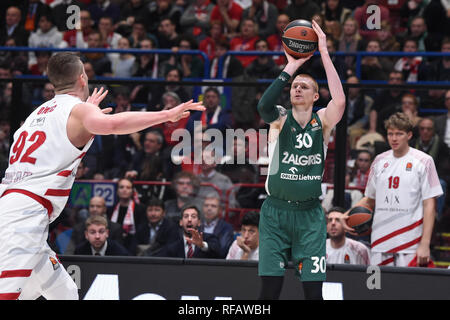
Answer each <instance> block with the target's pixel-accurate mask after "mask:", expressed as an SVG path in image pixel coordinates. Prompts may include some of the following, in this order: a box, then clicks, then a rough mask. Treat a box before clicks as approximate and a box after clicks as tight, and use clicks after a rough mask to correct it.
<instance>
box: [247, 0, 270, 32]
mask: <svg viewBox="0 0 450 320" xmlns="http://www.w3.org/2000/svg"><path fill="white" fill-rule="evenodd" d="M277 17H278V9H277V7H275V5H274V4H272V3H270V2H269V1H268V0H252V4H251V6H250V7H249V8H247V9H245V10H244V11H243V13H242V21H244V20H245V19H246V18H250V19H253V20H254V21H256V23H257V25H258V37H260V38H263V39H266V38H267V37H268V36H271V35H273V34H275V33H276V32H277V29H276V23H277Z"/></svg>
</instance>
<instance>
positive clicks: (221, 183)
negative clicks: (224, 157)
mask: <svg viewBox="0 0 450 320" xmlns="http://www.w3.org/2000/svg"><path fill="white" fill-rule="evenodd" d="M202 159H203V161H202V164H201V173H200V175H199V178H200V181H201V182H202V183H205V184H212V185H213V186H215V187H213V186H210V185H203V186H201V187H200V189H199V192H198V195H197V196H198V197H199V198H200V199H202V200H203V199H205V197H206V195H208V194H210V193H214V192H217V193H220V194H221V199H222V202H221V205H223V206H225V204H226V203H227V202H228V205H229V207H231V208H236V207H238V203H237V201H236V196H235V190H233V192H231V193H230V195H229V197H227V190H229V189H231V188H232V187H233V183H232V182H231V180H230V178H228V177H227V176H226V175H224V174H222V173H220V172H218V171H217V170H216V167H217V164H218V163H220V161H221V155H219V154H218V153H217V152H216V151H215V150H213V151H210V152H209V151H205V149H203V152H202ZM216 188H218V189H219V190H220V192H219V190H217V189H216Z"/></svg>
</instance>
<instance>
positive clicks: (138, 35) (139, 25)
mask: <svg viewBox="0 0 450 320" xmlns="http://www.w3.org/2000/svg"><path fill="white" fill-rule="evenodd" d="M145 28H146V23H145V20H138V19H136V20H135V21H134V22H133V24H132V25H131V34H130V35H129V36H128V38H129V39H130V41H131V47H132V48H139V46H140V44H141V41H142V40H144V39H147V38H150V39H151V40H152V43H153V47H152V49H156V48H157V47H158V39H157V37H156V33H155V34H152V33H148V32H147V31H146V29H145Z"/></svg>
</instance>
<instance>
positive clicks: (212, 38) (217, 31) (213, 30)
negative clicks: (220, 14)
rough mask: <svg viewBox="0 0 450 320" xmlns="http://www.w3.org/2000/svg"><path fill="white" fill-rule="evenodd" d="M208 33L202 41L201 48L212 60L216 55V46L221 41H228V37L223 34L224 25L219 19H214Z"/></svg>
mask: <svg viewBox="0 0 450 320" xmlns="http://www.w3.org/2000/svg"><path fill="white" fill-rule="evenodd" d="M207 34H208V35H207V36H206V37H205V38H204V39H203V40H201V41H200V43H199V50H201V51H203V52H204V53H205V54H206V55H207V56H208V58H209V59H210V60H213V59H214V57H215V56H216V48H217V46H218V45H219V42H220V41H226V42H227V43H228V40H227V38H226V37H225V36H224V34H223V27H222V24H221V23H220V22H219V21H212V22H211V24H210V27H209V30H208V33H207Z"/></svg>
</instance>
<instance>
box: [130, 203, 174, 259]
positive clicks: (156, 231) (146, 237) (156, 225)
mask: <svg viewBox="0 0 450 320" xmlns="http://www.w3.org/2000/svg"><path fill="white" fill-rule="evenodd" d="M146 213H147V223H143V224H142V225H140V226H139V228H138V230H137V232H136V238H137V241H138V252H137V255H138V256H140V255H142V256H153V255H154V254H155V253H156V252H158V251H159V250H160V249H161V248H162V247H163V246H165V245H167V244H169V243H172V242H175V241H176V240H177V238H178V231H179V230H178V226H177V225H176V224H175V223H173V222H172V220H171V219H168V218H166V217H165V210H164V203H163V201H162V200H160V199H157V198H153V199H150V201H149V202H148V204H147V211H146Z"/></svg>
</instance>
